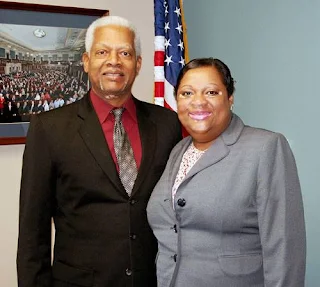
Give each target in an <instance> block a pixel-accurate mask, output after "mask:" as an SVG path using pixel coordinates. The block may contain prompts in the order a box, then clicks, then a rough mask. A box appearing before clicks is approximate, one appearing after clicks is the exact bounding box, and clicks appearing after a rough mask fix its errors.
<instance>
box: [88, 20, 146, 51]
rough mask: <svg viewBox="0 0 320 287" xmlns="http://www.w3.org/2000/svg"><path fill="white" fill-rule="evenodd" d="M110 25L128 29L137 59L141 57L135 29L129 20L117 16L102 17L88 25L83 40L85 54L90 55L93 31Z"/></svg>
mask: <svg viewBox="0 0 320 287" xmlns="http://www.w3.org/2000/svg"><path fill="white" fill-rule="evenodd" d="M110 25H115V26H122V27H126V28H128V29H129V30H130V31H131V32H132V33H133V35H134V48H135V51H136V55H137V57H139V56H141V42H140V37H139V34H138V32H137V29H136V27H135V26H134V25H133V24H132V23H131V22H130V21H129V20H127V19H125V18H122V17H119V16H103V17H101V18H98V19H97V20H95V21H93V22H92V23H91V24H90V26H89V28H88V29H87V32H86V39H85V45H86V52H87V53H88V54H90V50H91V46H92V43H93V37H94V32H95V30H96V29H97V28H99V27H103V26H110Z"/></svg>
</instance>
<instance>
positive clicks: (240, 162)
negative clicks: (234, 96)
mask: <svg viewBox="0 0 320 287" xmlns="http://www.w3.org/2000/svg"><path fill="white" fill-rule="evenodd" d="M190 143H191V138H190V137H187V138H185V139H183V140H182V141H181V142H180V143H179V144H177V145H176V147H175V148H174V149H173V150H172V152H171V155H170V158H169V161H168V163H167V166H166V169H165V171H164V173H163V175H162V177H161V179H160V180H159V182H158V183H157V185H156V187H155V189H154V191H153V193H152V195H151V198H150V200H149V203H148V208H147V214H148V220H149V223H150V225H151V227H152V229H153V232H154V234H155V236H156V237H157V239H158V247H159V252H158V256H157V278H158V286H159V287H167V286H175V287H188V286H190V287H191V286H192V287H193V286H197V287H209V286H210V287H211V286H214V287H223V286H225V287H227V286H228V287H230V286H235V287H249V286H255V287H257V286H261V287H262V286H264V287H302V286H304V275H305V256H306V250H305V241H306V240H305V225H304V214H303V205H302V197H301V191H300V184H299V179H298V175H297V169H296V164H295V160H294V157H293V154H292V152H291V149H290V147H289V145H288V143H287V141H286V139H285V138H284V136H282V135H281V134H278V133H273V132H270V131H266V130H262V129H257V128H252V127H248V126H244V124H243V122H242V121H241V119H240V118H239V117H238V116H236V115H233V118H232V121H231V123H230V125H229V127H228V128H227V129H226V131H225V132H224V133H223V134H222V135H221V136H220V137H219V138H217V140H216V141H215V142H214V143H213V144H212V145H211V147H210V148H209V149H208V150H207V151H206V153H205V154H204V155H203V156H202V157H201V158H200V159H199V161H198V162H197V163H196V164H195V165H194V166H193V167H192V169H191V170H190V172H189V173H188V174H187V175H186V177H185V179H184V180H183V182H182V183H181V185H180V186H179V188H178V190H177V194H176V196H175V200H174V203H172V199H171V190H172V186H173V183H174V180H175V177H176V174H177V172H178V169H179V165H180V162H181V158H182V156H183V154H184V152H185V151H186V149H187V147H188V146H189V145H190ZM173 204H174V207H175V210H173V208H172V206H173Z"/></svg>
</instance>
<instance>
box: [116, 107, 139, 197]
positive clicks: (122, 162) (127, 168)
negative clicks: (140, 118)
mask: <svg viewBox="0 0 320 287" xmlns="http://www.w3.org/2000/svg"><path fill="white" fill-rule="evenodd" d="M123 110H124V109H123V108H117V109H114V110H112V111H111V112H112V113H113V115H114V119H115V123H114V128H113V143H114V150H115V153H116V157H117V161H118V165H119V177H120V180H121V182H122V185H123V187H124V188H125V190H126V192H127V193H128V195H129V196H130V195H131V191H132V188H133V185H134V182H135V180H136V177H137V165H136V161H135V159H134V156H133V150H132V147H131V144H130V142H129V139H128V135H127V133H126V131H125V130H124V128H123V125H122V121H121V116H122V113H123Z"/></svg>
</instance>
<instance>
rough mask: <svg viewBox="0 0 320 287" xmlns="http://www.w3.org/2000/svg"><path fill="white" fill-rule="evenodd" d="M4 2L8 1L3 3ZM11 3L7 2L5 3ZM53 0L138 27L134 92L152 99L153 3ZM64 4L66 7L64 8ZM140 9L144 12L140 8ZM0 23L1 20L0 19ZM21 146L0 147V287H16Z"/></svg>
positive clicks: (144, 0) (143, 0) (142, 0)
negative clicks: (137, 71) (139, 65)
mask: <svg viewBox="0 0 320 287" xmlns="http://www.w3.org/2000/svg"><path fill="white" fill-rule="evenodd" d="M5 1H7V0H5ZM7 2H10V1H7ZM15 2H19V3H36V4H48V5H52V1H51V0H41V1H40V0H38V1H36V0H34V1H30V0H24V1H21V0H20V1H15ZM138 2H139V4H137V2H136V1H132V0H94V1H88V0H68V1H65V0H55V1H54V4H55V5H61V6H71V7H82V8H94V9H105V10H109V11H110V14H111V15H118V16H122V17H125V18H127V19H129V20H131V21H132V22H133V23H134V24H135V25H136V27H137V29H138V31H139V33H140V37H141V42H142V55H143V64H142V70H141V72H140V75H139V76H138V78H137V80H136V83H135V86H134V89H133V93H134V95H135V96H136V97H137V98H139V99H141V100H144V101H147V102H152V100H153V37H154V32H153V31H154V30H153V27H154V26H153V1H150V0H139V1H138ZM66 3H67V5H66ZM141 7H143V9H141ZM0 22H1V20H0ZM23 149H24V145H10V146H9V145H8V146H0V186H1V189H0V191H1V199H0V231H1V236H0V240H1V241H0V254H1V256H0V286H6V287H15V286H17V283H16V266H15V259H16V247H17V237H18V203H19V186H20V175H21V162H22V153H23Z"/></svg>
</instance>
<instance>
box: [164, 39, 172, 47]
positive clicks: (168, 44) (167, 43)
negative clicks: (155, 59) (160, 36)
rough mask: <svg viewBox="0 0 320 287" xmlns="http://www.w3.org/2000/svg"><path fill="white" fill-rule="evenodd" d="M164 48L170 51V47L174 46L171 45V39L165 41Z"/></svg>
mask: <svg viewBox="0 0 320 287" xmlns="http://www.w3.org/2000/svg"><path fill="white" fill-rule="evenodd" d="M164 46H165V47H166V49H168V47H169V46H172V45H171V44H170V39H165V40H164Z"/></svg>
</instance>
